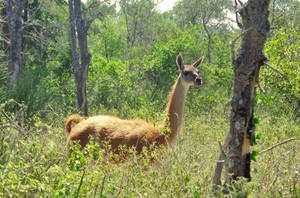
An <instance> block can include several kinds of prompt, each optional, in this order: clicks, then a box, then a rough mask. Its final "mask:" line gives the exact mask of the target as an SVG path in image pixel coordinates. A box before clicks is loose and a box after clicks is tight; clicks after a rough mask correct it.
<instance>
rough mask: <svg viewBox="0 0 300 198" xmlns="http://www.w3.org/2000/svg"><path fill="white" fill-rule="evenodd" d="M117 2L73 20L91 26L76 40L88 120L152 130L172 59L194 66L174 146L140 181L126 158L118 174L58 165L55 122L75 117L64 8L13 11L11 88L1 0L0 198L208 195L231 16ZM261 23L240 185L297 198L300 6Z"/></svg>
mask: <svg viewBox="0 0 300 198" xmlns="http://www.w3.org/2000/svg"><path fill="white" fill-rule="evenodd" d="M6 2H13V3H14V5H16V4H17V2H18V1H17V0H15V1H11V0H7V1H5V3H6ZM19 2H22V1H19ZM117 3H118V4H117V5H116V4H115V2H108V1H101V2H100V1H96V0H93V1H89V0H88V1H87V2H86V3H82V4H81V7H82V10H83V14H84V15H83V16H84V17H85V18H84V19H86V20H89V19H92V20H91V25H90V27H89V29H88V31H87V36H88V40H87V41H88V43H87V44H88V49H89V53H90V55H91V62H90V65H89V68H88V73H87V84H86V93H87V104H88V114H89V115H97V114H109V115H115V116H118V117H122V118H126V119H134V118H142V119H145V120H148V121H151V122H155V123H160V122H161V120H162V118H163V116H164V113H165V112H164V109H165V107H166V102H167V97H168V92H169V90H170V87H171V85H172V83H173V82H174V81H175V79H176V78H177V76H178V70H177V67H176V65H175V58H176V56H177V55H178V54H182V55H183V57H184V59H185V62H186V63H191V62H192V61H194V60H196V59H197V58H198V57H200V56H205V61H204V64H203V65H202V67H201V73H202V76H203V82H204V84H203V86H202V87H201V88H192V89H191V90H190V92H189V94H188V97H187V100H186V108H185V114H184V125H183V129H182V134H181V137H180V139H179V140H178V142H177V143H176V145H175V147H174V149H172V150H170V151H169V152H168V155H167V156H166V157H164V158H163V159H160V161H161V165H160V166H159V167H156V168H150V169H149V170H148V171H145V170H144V166H141V164H140V162H137V160H136V159H135V158H134V159H132V160H130V161H129V162H127V163H125V164H123V165H122V166H115V165H112V164H105V165H104V164H103V163H104V162H102V161H101V159H103V157H102V158H101V157H99V156H98V158H97V159H93V157H94V156H90V155H92V154H88V155H86V154H85V153H81V152H80V151H78V153H76V155H73V156H71V158H68V156H67V149H66V144H65V142H66V136H65V134H64V127H63V125H64V121H65V119H66V117H67V116H68V115H70V114H72V113H80V112H81V110H80V109H79V108H78V104H77V99H76V87H75V80H74V76H73V72H74V71H73V69H72V68H73V67H72V64H73V57H72V48H71V42H70V41H71V34H70V23H69V6H68V2H67V1H64V0H55V1H52V0H40V1H38V0H28V1H24V9H23V11H22V12H21V14H20V22H21V24H22V25H21V26H20V27H21V28H20V29H19V33H21V34H19V37H20V38H21V39H22V44H21V51H20V54H19V56H18V57H19V65H20V73H19V75H18V77H17V78H16V79H15V80H14V81H13V82H10V80H11V78H10V75H11V73H10V71H9V66H8V65H9V62H10V58H11V54H10V51H11V49H10V48H9V46H11V45H12V44H11V43H10V42H9V39H8V37H7V35H6V31H7V30H6V29H5V28H6V26H5V24H6V20H7V16H6V15H5V13H6V12H5V5H7V4H4V3H3V2H1V3H0V5H1V11H2V12H1V14H2V15H1V30H2V31H1V40H0V41H1V44H0V46H1V47H0V60H1V62H0V71H1V72H0V110H1V114H0V170H1V174H0V196H1V197H32V196H34V197H91V196H94V197H207V196H210V195H211V194H210V193H211V181H212V177H213V173H214V168H215V165H216V161H217V159H218V158H217V156H218V154H219V152H220V148H219V142H222V141H223V140H224V137H225V135H226V133H227V131H228V130H229V116H230V99H231V96H232V85H233V80H234V79H233V68H232V60H231V54H230V52H231V47H232V46H231V45H230V41H232V40H234V39H235V40H237V43H238V38H239V36H240V34H241V32H240V30H239V29H238V28H237V26H236V25H235V24H236V21H234V20H235V17H232V16H235V14H234V13H235V9H236V8H235V7H234V6H233V2H232V1H228V0H221V1H220V0H212V1H210V2H209V3H207V1H202V0H181V1H178V2H177V3H176V4H175V5H174V7H173V8H172V9H171V10H168V11H166V12H161V11H158V10H157V3H158V2H157V1H154V0H138V1H137V0H128V1H122V0H120V1H118V2H117ZM269 21H270V24H271V31H270V34H269V35H268V39H267V42H266V45H265V50H264V53H265V54H266V56H267V57H268V59H269V61H268V64H267V65H265V66H263V67H262V68H261V71H260V78H259V86H258V88H257V97H256V101H255V109H256V112H255V120H256V121H257V126H256V131H257V139H258V140H257V145H255V146H254V147H253V151H254V152H255V153H257V157H256V158H255V159H253V160H254V161H253V163H252V167H251V168H252V169H251V172H252V181H251V182H249V183H248V182H242V183H241V184H240V185H241V186H243V188H241V189H242V191H243V192H242V193H243V194H248V195H249V196H250V197H271V196H273V197H300V165H299V164H300V160H299V154H300V144H299V133H300V126H299V116H300V112H299V106H300V98H299V91H300V68H299V64H300V53H299V52H300V25H299V24H300V2H299V1H296V0H276V1H275V0H273V1H271V5H270V15H269ZM284 141H286V142H285V143H283V144H281V145H278V146H276V145H277V144H278V143H281V142H284ZM272 146H276V147H272ZM91 147H93V146H91ZM90 149H93V148H90ZM266 149H267V150H266ZM98 155H101V153H100V154H99V153H98ZM145 163H146V162H145ZM230 193H231V195H232V196H238V195H239V193H241V192H240V191H235V190H234V189H232V191H231V192H230Z"/></svg>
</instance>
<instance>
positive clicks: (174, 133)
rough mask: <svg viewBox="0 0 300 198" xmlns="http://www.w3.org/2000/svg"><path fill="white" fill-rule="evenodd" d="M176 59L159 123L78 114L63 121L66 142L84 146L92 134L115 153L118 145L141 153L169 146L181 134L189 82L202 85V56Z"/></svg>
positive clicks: (117, 150) (117, 151)
mask: <svg viewBox="0 0 300 198" xmlns="http://www.w3.org/2000/svg"><path fill="white" fill-rule="evenodd" d="M176 60H177V66H178V67H179V70H180V72H181V74H180V76H179V77H178V79H177V80H176V82H175V84H174V86H172V89H171V92H170V95H169V101H168V106H167V116H166V118H165V119H164V122H163V124H162V125H160V126H155V125H154V124H151V123H148V122H146V121H143V120H123V119H120V118H117V117H113V116H107V115H99V116H94V117H89V118H87V119H84V118H83V117H81V116H80V115H71V116H70V117H69V118H68V119H67V121H66V123H65V128H66V131H67V132H68V134H69V136H68V140H67V145H68V146H70V144H71V142H73V141H76V140H78V141H79V143H80V145H81V147H82V148H83V147H85V146H86V144H87V143H88V142H89V137H90V136H92V137H94V138H95V139H96V140H97V141H98V142H99V144H100V146H101V145H102V143H103V141H109V144H110V146H111V151H113V152H114V153H117V154H118V153H119V151H120V150H119V147H120V146H125V147H126V148H134V149H135V150H136V152H137V153H140V152H141V151H142V149H143V148H144V147H146V148H147V149H148V150H149V148H150V145H155V146H156V147H161V146H162V147H166V148H169V147H171V146H172V145H173V144H174V142H175V141H176V139H177V138H178V136H179V133H180V126H181V125H182V118H183V111H184V100H185V98H186V94H187V91H188V89H189V87H190V86H191V85H193V84H195V85H200V84H201V77H200V76H199V74H198V70H197V67H198V66H199V65H200V64H201V62H202V58H200V59H199V60H197V61H196V62H195V63H194V64H192V65H183V59H182V57H181V55H179V56H178V57H177V59H176ZM72 125H74V126H73V127H72ZM125 157H126V156H125Z"/></svg>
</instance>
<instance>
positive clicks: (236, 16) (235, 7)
mask: <svg viewBox="0 0 300 198" xmlns="http://www.w3.org/2000/svg"><path fill="white" fill-rule="evenodd" d="M238 2H239V3H240V5H241V6H243V3H242V2H241V1H238ZM237 6H238V5H237V0H235V1H234V6H233V7H234V10H235V21H236V24H237V25H238V26H239V28H241V29H242V28H243V25H242V24H241V23H240V22H239V17H238V8H237Z"/></svg>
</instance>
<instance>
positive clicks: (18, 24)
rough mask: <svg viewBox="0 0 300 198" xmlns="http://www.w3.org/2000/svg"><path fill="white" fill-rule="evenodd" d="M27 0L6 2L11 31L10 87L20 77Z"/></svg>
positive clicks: (8, 24) (8, 23) (7, 20)
mask: <svg viewBox="0 0 300 198" xmlns="http://www.w3.org/2000/svg"><path fill="white" fill-rule="evenodd" d="M25 2H26V0H14V1H13V0H6V2H5V6H6V22H7V26H8V31H9V50H8V52H9V53H8V66H7V67H8V72H9V75H10V76H9V77H8V85H9V86H12V85H13V84H15V83H16V82H17V80H18V78H19V75H20V67H21V65H20V64H21V51H22V18H21V15H22V11H23V9H24V5H25Z"/></svg>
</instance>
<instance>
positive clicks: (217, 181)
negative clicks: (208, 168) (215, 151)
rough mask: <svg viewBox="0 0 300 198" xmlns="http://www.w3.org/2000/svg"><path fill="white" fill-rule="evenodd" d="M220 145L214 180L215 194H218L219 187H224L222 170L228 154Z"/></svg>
mask: <svg viewBox="0 0 300 198" xmlns="http://www.w3.org/2000/svg"><path fill="white" fill-rule="evenodd" d="M218 143H219V147H220V150H221V151H220V155H219V159H218V161H217V165H216V169H215V173H214V178H213V187H212V189H213V192H214V193H216V192H217V191H218V187H219V186H221V185H222V182H221V175H222V170H223V166H224V162H225V159H226V153H225V151H224V149H223V147H222V145H221V142H218Z"/></svg>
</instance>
